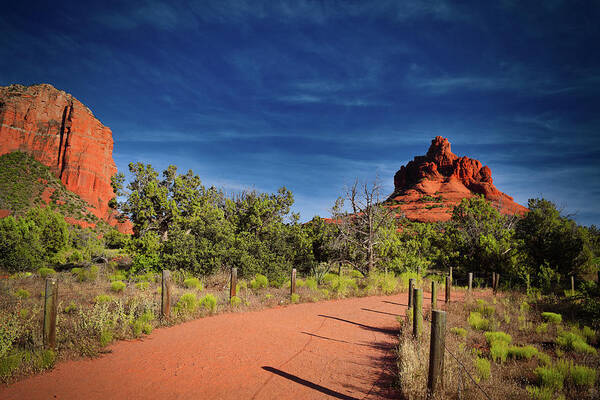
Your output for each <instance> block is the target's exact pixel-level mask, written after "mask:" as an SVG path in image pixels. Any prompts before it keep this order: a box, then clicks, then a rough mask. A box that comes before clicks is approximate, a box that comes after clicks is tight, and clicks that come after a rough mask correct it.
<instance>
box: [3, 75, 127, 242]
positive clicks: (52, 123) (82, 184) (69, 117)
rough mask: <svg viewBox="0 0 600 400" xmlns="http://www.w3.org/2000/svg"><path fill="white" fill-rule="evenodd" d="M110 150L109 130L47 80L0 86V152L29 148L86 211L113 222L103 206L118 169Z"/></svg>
mask: <svg viewBox="0 0 600 400" xmlns="http://www.w3.org/2000/svg"><path fill="white" fill-rule="evenodd" d="M112 150H113V139H112V132H111V130H110V129H109V128H108V127H106V126H104V125H102V123H100V121H98V120H97V119H96V118H95V117H94V115H93V114H92V112H91V111H90V110H89V109H88V108H87V107H86V106H84V105H83V104H82V103H81V102H79V101H78V100H77V99H76V98H74V97H73V96H71V95H70V94H68V93H65V92H63V91H61V90H58V89H56V88H54V87H53V86H51V85H48V84H41V85H33V86H22V85H11V86H7V87H0V155H2V154H6V153H10V152H14V151H20V152H25V153H28V154H30V155H31V156H33V157H34V158H35V159H36V160H38V161H40V162H41V163H42V164H44V165H46V166H48V167H50V169H51V171H52V172H53V173H54V175H55V176H56V177H58V178H59V179H60V180H61V181H62V182H63V183H64V185H65V186H66V188H67V189H69V190H71V191H72V192H74V193H77V194H78V195H79V196H80V197H81V198H82V199H83V200H85V201H86V202H87V203H89V204H90V206H91V209H90V210H89V211H91V212H92V213H93V214H94V215H96V216H97V217H98V218H102V219H104V220H105V221H107V222H109V223H110V224H111V225H118V224H117V221H116V218H115V214H114V212H113V211H112V210H111V209H110V208H109V207H108V202H109V200H110V199H111V198H112V197H114V193H113V190H112V187H111V185H110V178H111V176H112V175H113V174H114V173H115V172H116V171H117V168H116V166H115V162H114V160H113V158H112ZM119 228H120V229H121V230H125V231H126V230H128V227H127V226H119Z"/></svg>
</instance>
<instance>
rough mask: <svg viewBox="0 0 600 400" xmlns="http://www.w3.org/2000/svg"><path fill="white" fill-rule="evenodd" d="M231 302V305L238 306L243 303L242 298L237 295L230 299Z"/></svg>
mask: <svg viewBox="0 0 600 400" xmlns="http://www.w3.org/2000/svg"><path fill="white" fill-rule="evenodd" d="M229 304H231V307H237V306H239V305H240V304H242V299H240V298H239V297H237V296H233V297H231V299H229Z"/></svg>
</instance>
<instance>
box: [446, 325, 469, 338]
mask: <svg viewBox="0 0 600 400" xmlns="http://www.w3.org/2000/svg"><path fill="white" fill-rule="evenodd" d="M450 332H452V333H454V334H455V335H456V336H460V337H462V338H466V337H467V330H466V329H464V328H458V327H454V328H451V329H450Z"/></svg>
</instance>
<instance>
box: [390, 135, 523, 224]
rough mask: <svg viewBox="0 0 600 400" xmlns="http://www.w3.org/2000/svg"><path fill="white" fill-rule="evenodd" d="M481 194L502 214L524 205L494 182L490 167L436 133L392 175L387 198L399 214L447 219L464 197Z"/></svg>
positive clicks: (421, 218)
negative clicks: (421, 153)
mask: <svg viewBox="0 0 600 400" xmlns="http://www.w3.org/2000/svg"><path fill="white" fill-rule="evenodd" d="M476 195H483V196H485V198H486V199H488V200H490V201H491V202H492V203H493V204H494V205H495V206H496V207H498V209H499V210H500V211H501V212H502V213H505V214H515V213H518V214H523V213H524V212H526V211H527V209H526V208H525V207H523V206H521V205H519V204H517V203H515V202H514V200H513V198H512V197H510V196H508V195H506V194H504V193H502V192H501V191H499V190H498V189H496V187H495V186H494V184H493V180H492V171H491V170H490V169H489V168H488V167H487V166H482V165H481V163H480V162H479V161H478V160H474V159H472V158H469V157H458V156H457V155H455V154H454V153H452V150H451V148H450V142H449V141H448V139H446V138H443V137H441V136H437V137H436V138H435V139H433V140H432V141H431V146H430V147H429V150H428V151H427V155H425V156H417V157H415V158H414V160H413V161H411V162H409V163H408V164H407V165H406V166H402V167H401V168H400V170H399V171H398V172H396V174H395V175H394V194H392V195H391V196H390V198H389V199H388V202H390V203H391V204H392V207H394V208H397V209H398V215H400V214H404V215H405V216H406V217H407V218H409V219H412V220H416V221H423V222H433V221H447V220H449V219H450V217H451V214H452V208H453V207H454V206H455V205H456V204H458V203H460V201H461V200H462V199H463V198H470V197H473V196H476Z"/></svg>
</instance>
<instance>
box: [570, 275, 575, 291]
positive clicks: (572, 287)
mask: <svg viewBox="0 0 600 400" xmlns="http://www.w3.org/2000/svg"><path fill="white" fill-rule="evenodd" d="M571 296H575V276H574V275H571Z"/></svg>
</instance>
